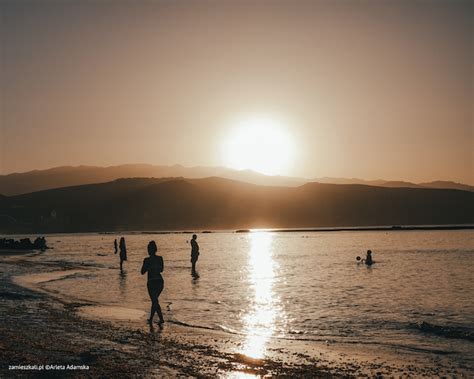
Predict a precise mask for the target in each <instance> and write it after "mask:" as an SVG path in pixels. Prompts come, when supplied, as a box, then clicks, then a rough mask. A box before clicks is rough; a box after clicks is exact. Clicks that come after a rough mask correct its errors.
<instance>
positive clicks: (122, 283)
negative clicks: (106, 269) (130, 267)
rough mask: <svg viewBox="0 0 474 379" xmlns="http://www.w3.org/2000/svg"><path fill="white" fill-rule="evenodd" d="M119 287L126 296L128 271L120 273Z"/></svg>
mask: <svg viewBox="0 0 474 379" xmlns="http://www.w3.org/2000/svg"><path fill="white" fill-rule="evenodd" d="M119 288H120V294H121V295H122V296H125V292H127V273H126V272H125V271H120V273H119Z"/></svg>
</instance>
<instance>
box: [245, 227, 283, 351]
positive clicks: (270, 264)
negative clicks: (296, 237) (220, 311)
mask: <svg viewBox="0 0 474 379" xmlns="http://www.w3.org/2000/svg"><path fill="white" fill-rule="evenodd" d="M249 236H250V243H251V245H250V250H249V253H248V267H249V282H250V285H251V293H252V291H253V293H252V295H253V296H252V307H251V310H250V312H249V313H247V314H246V315H245V316H244V317H243V322H244V332H245V335H246V339H245V342H244V346H243V348H242V350H241V354H244V355H246V356H248V357H251V358H256V359H261V358H263V357H264V356H265V353H266V349H267V343H268V339H269V338H270V337H271V336H272V335H273V334H274V332H275V322H276V318H277V317H280V316H281V315H280V314H279V313H280V312H279V309H278V302H279V300H278V298H277V297H276V296H275V294H274V291H273V284H274V282H275V271H276V268H277V267H276V263H275V262H274V260H273V233H269V232H253V233H250V234H249Z"/></svg>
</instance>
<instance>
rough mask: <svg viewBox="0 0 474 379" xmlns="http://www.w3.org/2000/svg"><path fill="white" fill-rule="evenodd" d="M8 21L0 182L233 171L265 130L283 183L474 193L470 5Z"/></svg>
mask: <svg viewBox="0 0 474 379" xmlns="http://www.w3.org/2000/svg"><path fill="white" fill-rule="evenodd" d="M0 7H1V26H0V41H1V46H0V47H1V57H0V58H1V60H0V91H1V115H0V116H1V118H0V122H1V124H0V133H1V134H0V150H1V151H0V173H10V172H17V171H26V170H30V169H35V168H48V167H53V166H59V165H78V164H87V165H114V164H121V163H152V164H175V163H179V164H183V165H187V166H194V165H208V166H217V165H225V164H227V161H226V157H225V151H224V152H223V150H225V148H223V146H224V147H225V146H227V144H228V140H229V138H232V137H231V136H233V134H232V133H233V132H232V130H234V129H235V127H236V125H239V123H242V122H244V121H245V120H247V119H255V115H257V116H258V117H266V118H269V119H272V120H275V122H277V123H278V124H279V125H280V126H281V128H283V129H284V133H286V134H281V135H288V136H290V137H289V139H291V141H292V142H291V144H292V146H291V151H292V152H293V153H292V156H291V159H290V161H291V162H290V163H291V164H290V165H286V166H285V167H283V166H282V170H281V171H282V172H280V173H281V174H286V175H293V176H304V177H320V176H337V177H359V178H365V179H377V178H384V179H394V180H409V181H417V182H420V181H428V180H433V179H442V180H455V181H461V182H465V183H470V184H474V174H473V172H474V168H473V160H474V156H473V151H474V140H473V138H474V137H473V117H474V116H473V104H474V94H473V18H474V7H473V2H471V1H464V2H463V1H455V0H454V1H453V0H449V1H448V0H443V1H416V0H409V1H394V0H393V1H388V0H387V1H381V0H377V1H358V0H353V1H337V0H336V1H329V0H328V1H308V2H304V1H238V0H236V1H230V0H228V1H219V2H217V1H216V2H203V1H198V0H195V1H135V2H131V1H129V2H120V1H105V0H103V1H99V0H97V1H76V2H73V1H54V2H52V1H40V0H36V1H22V0H16V1H1V0H0ZM250 137H251V136H250ZM244 150H245V149H244ZM237 152H238V150H237ZM280 153H281V154H283V155H284V154H286V153H287V151H286V148H285V147H284V146H283V147H282V148H281V151H280ZM243 154H245V151H243ZM234 158H235V157H234Z"/></svg>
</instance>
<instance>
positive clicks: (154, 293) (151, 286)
mask: <svg viewBox="0 0 474 379" xmlns="http://www.w3.org/2000/svg"><path fill="white" fill-rule="evenodd" d="M157 251H158V247H157V246H156V243H155V241H150V242H149V243H148V255H149V257H147V258H145V259H144V260H143V266H142V271H141V273H142V275H144V274H145V273H148V281H147V288H148V295H150V300H151V310H150V318H149V319H148V323H149V324H150V325H151V324H152V322H153V316H154V315H155V313H156V314H157V315H158V318H159V321H158V324H159V326H160V328H161V327H162V326H163V323H164V322H165V321H164V320H163V314H162V313H161V307H160V303H159V301H158V298H159V297H160V294H161V292H162V291H163V287H164V281H163V277H162V276H161V273H162V272H163V269H164V263H163V258H162V257H161V256H159V255H156V252H157Z"/></svg>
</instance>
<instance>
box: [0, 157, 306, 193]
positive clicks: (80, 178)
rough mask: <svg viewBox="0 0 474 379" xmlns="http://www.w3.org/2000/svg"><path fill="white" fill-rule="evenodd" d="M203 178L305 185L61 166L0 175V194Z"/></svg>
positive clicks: (182, 171)
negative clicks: (135, 180)
mask: <svg viewBox="0 0 474 379" xmlns="http://www.w3.org/2000/svg"><path fill="white" fill-rule="evenodd" d="M181 176H182V177H187V178H205V177H210V176H219V177H222V178H227V179H233V180H240V181H244V182H248V183H253V184H262V185H275V186H298V185H301V184H303V183H305V182H306V181H305V180H303V179H297V178H288V177H283V176H267V175H263V174H260V173H257V172H254V171H251V170H243V171H239V170H232V169H229V168H224V167H184V166H181V165H174V166H154V165H149V164H127V165H120V166H110V167H96V166H75V167H72V166H64V167H55V168H51V169H48V170H34V171H29V172H24V173H15V174H8V175H0V193H1V194H3V195H9V196H10V195H18V194H24V193H30V192H36V191H41V190H46V189H52V188H61V187H68V186H75V185H82V184H94V183H106V182H109V181H112V180H116V179H120V178H135V177H148V178H163V177H181Z"/></svg>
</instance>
